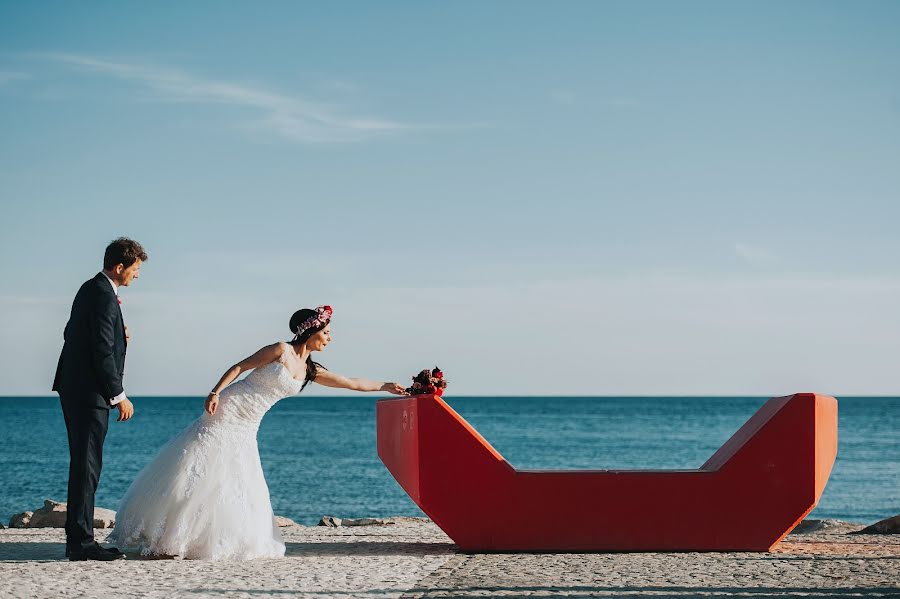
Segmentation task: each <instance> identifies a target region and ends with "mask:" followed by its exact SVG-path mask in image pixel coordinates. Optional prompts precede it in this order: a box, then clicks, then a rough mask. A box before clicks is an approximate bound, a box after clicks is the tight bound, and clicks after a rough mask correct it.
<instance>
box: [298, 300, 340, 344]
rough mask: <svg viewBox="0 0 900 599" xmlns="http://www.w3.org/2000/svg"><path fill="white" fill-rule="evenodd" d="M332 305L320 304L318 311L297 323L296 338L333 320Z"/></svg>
mask: <svg viewBox="0 0 900 599" xmlns="http://www.w3.org/2000/svg"><path fill="white" fill-rule="evenodd" d="M331 313H332V309H331V306H319V307H318V308H316V313H315V314H313V315H312V316H310V317H309V318H307V319H306V320H304V321H303V322H301V323H300V324H298V325H297V328H296V329H295V330H294V332H295V333H296V334H297V335H296V336H295V337H294V339H299V338H300V335H302V334H303V333H305V332H306V331H308V330H309V329H312V328H314V327H319V326H325V325H326V324H328V322H329V321H330V320H331Z"/></svg>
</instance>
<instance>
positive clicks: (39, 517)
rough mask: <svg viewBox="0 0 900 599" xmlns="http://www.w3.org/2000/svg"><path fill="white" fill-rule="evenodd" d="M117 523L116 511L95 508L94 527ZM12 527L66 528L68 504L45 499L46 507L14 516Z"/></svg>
mask: <svg viewBox="0 0 900 599" xmlns="http://www.w3.org/2000/svg"><path fill="white" fill-rule="evenodd" d="M115 524H116V513H115V512H114V511H112V510H107V509H104V508H102V507H98V508H94V523H93V525H94V528H112V527H113V526H115ZM9 525H10V528H13V527H15V528H64V527H65V526H66V504H65V503H62V502H60V501H53V500H52V499H45V500H44V507H42V508H39V509H37V510H35V511H34V512H23V513H21V514H16V515H15V516H13V518H12V520H10V522H9Z"/></svg>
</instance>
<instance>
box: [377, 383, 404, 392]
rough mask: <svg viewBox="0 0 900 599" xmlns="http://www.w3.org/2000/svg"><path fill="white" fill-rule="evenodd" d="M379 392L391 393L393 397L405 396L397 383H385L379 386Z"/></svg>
mask: <svg viewBox="0 0 900 599" xmlns="http://www.w3.org/2000/svg"><path fill="white" fill-rule="evenodd" d="M381 391H387V392H388V393H393V394H394V395H406V389H404V388H403V387H401V386H400V385H398V384H397V383H385V384H383V385H382V386H381Z"/></svg>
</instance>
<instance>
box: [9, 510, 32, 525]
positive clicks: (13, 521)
mask: <svg viewBox="0 0 900 599" xmlns="http://www.w3.org/2000/svg"><path fill="white" fill-rule="evenodd" d="M33 514H34V512H22V513H20V514H16V515H15V516H13V517H12V518H10V519H9V527H10V528H27V527H28V523H29V522H31V516H32V515H33Z"/></svg>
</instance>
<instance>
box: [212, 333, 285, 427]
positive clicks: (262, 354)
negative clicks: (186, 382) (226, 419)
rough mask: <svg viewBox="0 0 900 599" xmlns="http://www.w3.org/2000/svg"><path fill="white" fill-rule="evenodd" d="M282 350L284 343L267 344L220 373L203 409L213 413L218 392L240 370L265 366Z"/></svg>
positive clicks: (230, 381) (238, 374) (237, 375)
mask: <svg viewBox="0 0 900 599" xmlns="http://www.w3.org/2000/svg"><path fill="white" fill-rule="evenodd" d="M283 351H284V345H282V344H281V343H274V344H272V345H267V346H265V347H264V348H262V349H261V350H259V351H258V352H256V353H255V354H253V355H252V356H250V357H248V358H244V359H243V360H241V361H240V362H238V363H237V364H235V365H234V366H232V367H231V368H229V369H228V370H226V371H225V374H223V375H222V378H220V379H219V382H218V383H216V386H215V387H213V388H212V391H210V392H209V395H207V396H206V405H205V406H204V409H205V410H206V411H207V412H209V413H210V414H215V413H216V407H218V405H219V393H220V392H221V391H222V389H224V388H225V387H227V386H228V385H230V384H231V383H233V382H234V379H236V378H237V377H239V376H241V373H242V372H246V371H248V370H253V369H254V368H259V367H260V366H265V365H266V364H269V363H271V362H274V361H275V360H277V359H278V358H280V357H281V354H282V352H283Z"/></svg>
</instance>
